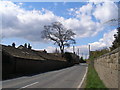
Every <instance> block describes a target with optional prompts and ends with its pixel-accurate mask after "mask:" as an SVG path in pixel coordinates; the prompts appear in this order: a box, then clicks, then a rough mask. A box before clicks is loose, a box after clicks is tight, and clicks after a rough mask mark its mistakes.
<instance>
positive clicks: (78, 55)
mask: <svg viewBox="0 0 120 90" xmlns="http://www.w3.org/2000/svg"><path fill="white" fill-rule="evenodd" d="M77 54H78V56H79V48H78V53H77Z"/></svg>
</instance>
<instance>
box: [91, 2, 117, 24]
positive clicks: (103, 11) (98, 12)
mask: <svg viewBox="0 0 120 90" xmlns="http://www.w3.org/2000/svg"><path fill="white" fill-rule="evenodd" d="M93 15H94V16H95V18H96V19H98V20H100V22H102V23H105V22H107V21H109V20H111V19H117V18H118V7H117V5H116V4H115V3H113V2H104V3H100V4H98V5H96V8H95V11H94V13H93Z"/></svg>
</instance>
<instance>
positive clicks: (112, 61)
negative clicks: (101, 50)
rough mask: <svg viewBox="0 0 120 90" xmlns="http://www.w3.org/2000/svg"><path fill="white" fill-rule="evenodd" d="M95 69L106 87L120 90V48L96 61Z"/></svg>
mask: <svg viewBox="0 0 120 90" xmlns="http://www.w3.org/2000/svg"><path fill="white" fill-rule="evenodd" d="M94 67H95V69H96V71H97V73H98V75H99V77H100V79H101V80H102V81H103V83H104V84H105V85H106V87H108V88H119V90H120V48H117V49H115V50H114V51H112V52H110V53H107V54H105V55H103V56H100V57H99V58H97V59H95V60H94Z"/></svg>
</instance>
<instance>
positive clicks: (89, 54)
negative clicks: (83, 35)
mask: <svg viewBox="0 0 120 90" xmlns="http://www.w3.org/2000/svg"><path fill="white" fill-rule="evenodd" d="M89 58H90V45H89Z"/></svg>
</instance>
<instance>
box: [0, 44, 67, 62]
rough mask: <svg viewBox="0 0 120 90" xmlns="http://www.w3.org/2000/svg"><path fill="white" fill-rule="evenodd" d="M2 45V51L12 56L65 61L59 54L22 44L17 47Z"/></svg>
mask: <svg viewBox="0 0 120 90" xmlns="http://www.w3.org/2000/svg"><path fill="white" fill-rule="evenodd" d="M1 46H2V52H4V53H8V54H9V55H11V56H13V57H19V58H25V59H33V60H60V61H65V59H64V58H62V57H60V56H56V55H53V54H50V53H45V52H42V51H40V52H39V51H35V50H30V49H27V48H25V47H24V46H20V47H19V48H15V47H12V46H5V45H1Z"/></svg>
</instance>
